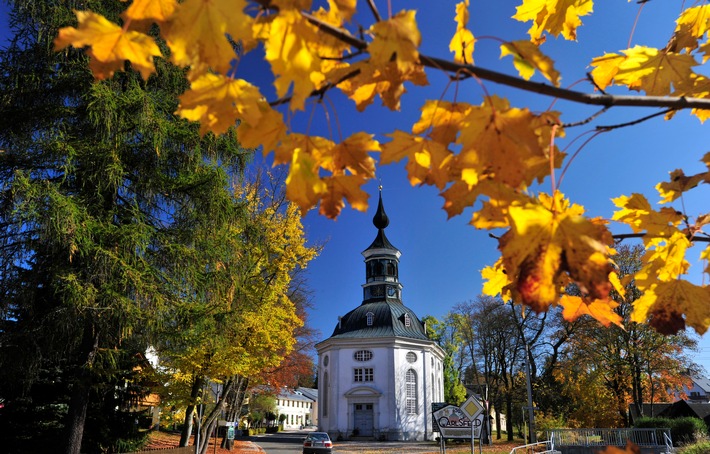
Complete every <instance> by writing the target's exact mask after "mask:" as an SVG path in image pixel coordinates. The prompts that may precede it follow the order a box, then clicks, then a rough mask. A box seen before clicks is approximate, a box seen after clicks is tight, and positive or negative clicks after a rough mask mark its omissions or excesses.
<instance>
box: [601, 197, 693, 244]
mask: <svg viewBox="0 0 710 454" xmlns="http://www.w3.org/2000/svg"><path fill="white" fill-rule="evenodd" d="M612 202H613V203H614V205H616V206H617V207H619V208H621V210H619V211H616V212H614V215H613V217H612V220H614V221H619V222H623V223H625V224H627V225H628V226H630V227H631V229H632V230H633V231H634V232H637V233H638V232H643V231H645V232H647V234H648V235H647V236H648V237H649V238H652V237H670V236H671V235H673V234H674V233H676V232H677V231H678V229H677V226H678V224H680V223H681V222H682V220H683V215H682V214H681V213H678V212H676V211H675V210H674V209H672V208H668V207H664V208H661V209H660V211H656V210H654V209H653V208H651V204H650V203H648V200H647V199H646V197H644V196H643V195H641V194H636V193H634V194H632V195H631V197H627V196H621V197H617V198H615V199H612ZM645 241H648V240H646V239H645Z"/></svg>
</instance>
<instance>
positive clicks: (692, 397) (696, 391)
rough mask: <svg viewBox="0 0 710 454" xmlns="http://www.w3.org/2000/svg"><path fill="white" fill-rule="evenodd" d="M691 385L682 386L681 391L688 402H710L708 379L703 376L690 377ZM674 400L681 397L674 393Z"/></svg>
mask: <svg viewBox="0 0 710 454" xmlns="http://www.w3.org/2000/svg"><path fill="white" fill-rule="evenodd" d="M690 379H691V380H692V385H691V386H683V393H684V394H685V395H686V396H687V398H686V399H687V401H688V402H693V403H707V402H710V379H707V378H703V377H690ZM675 397H676V400H679V399H680V398H681V397H680V396H679V395H678V393H676V396H675Z"/></svg>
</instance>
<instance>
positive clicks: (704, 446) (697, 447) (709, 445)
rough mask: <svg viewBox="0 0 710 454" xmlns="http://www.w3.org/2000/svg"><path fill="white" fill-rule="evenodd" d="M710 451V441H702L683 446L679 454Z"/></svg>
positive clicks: (698, 453) (695, 453) (700, 453)
mask: <svg viewBox="0 0 710 454" xmlns="http://www.w3.org/2000/svg"><path fill="white" fill-rule="evenodd" d="M708 452H710V441H701V442H699V443H695V444H693V445H688V446H685V447H683V448H681V450H680V451H678V454H707V453H708Z"/></svg>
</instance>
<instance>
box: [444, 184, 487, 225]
mask: <svg viewBox="0 0 710 454" xmlns="http://www.w3.org/2000/svg"><path fill="white" fill-rule="evenodd" d="M486 181H489V180H486ZM480 187H481V185H480V184H479V185H477V186H475V187H471V186H469V184H468V183H466V182H464V181H461V180H458V181H454V183H453V184H452V185H450V186H449V187H448V188H446V190H445V191H443V192H442V193H441V196H442V197H443V198H444V210H446V213H447V214H448V218H449V219H451V218H452V217H454V216H456V215H459V214H461V213H463V210H464V209H465V208H467V207H470V206H473V204H474V203H476V200H478V197H479V196H480V194H481V193H480V192H479V188H480Z"/></svg>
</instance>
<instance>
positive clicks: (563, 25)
mask: <svg viewBox="0 0 710 454" xmlns="http://www.w3.org/2000/svg"><path fill="white" fill-rule="evenodd" d="M593 5H594V3H593V1H592V0H523V3H522V5H520V6H518V7H517V10H516V13H515V15H514V16H513V19H517V20H519V21H521V22H527V21H533V25H532V27H530V30H528V34H530V40H531V41H533V42H535V43H537V44H539V43H540V42H542V41H544V40H545V37H544V36H543V32H545V31H547V32H548V33H550V34H551V35H552V36H555V37H557V36H559V35H560V34H562V36H564V37H565V39H569V40H576V39H577V27H579V26H580V25H582V21H581V20H580V17H581V16H586V15H587V14H591V12H592V7H593Z"/></svg>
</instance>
